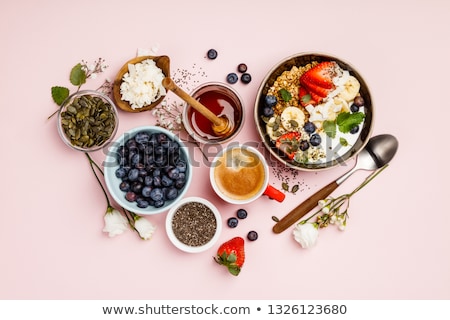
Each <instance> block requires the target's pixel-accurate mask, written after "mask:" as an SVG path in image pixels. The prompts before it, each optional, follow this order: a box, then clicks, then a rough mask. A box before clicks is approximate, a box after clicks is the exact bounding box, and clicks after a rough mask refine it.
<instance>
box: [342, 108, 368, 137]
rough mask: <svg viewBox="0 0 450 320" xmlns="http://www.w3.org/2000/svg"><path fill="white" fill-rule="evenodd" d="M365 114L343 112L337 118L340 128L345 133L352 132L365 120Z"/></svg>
mask: <svg viewBox="0 0 450 320" xmlns="http://www.w3.org/2000/svg"><path fill="white" fill-rule="evenodd" d="M364 117H365V114H364V113H362V112H355V113H350V112H342V113H340V114H339V115H338V116H337V118H336V123H337V125H338V126H339V130H340V131H341V132H343V133H347V132H350V130H352V128H353V127H356V126H357V125H359V124H360V123H361V122H363V120H364Z"/></svg>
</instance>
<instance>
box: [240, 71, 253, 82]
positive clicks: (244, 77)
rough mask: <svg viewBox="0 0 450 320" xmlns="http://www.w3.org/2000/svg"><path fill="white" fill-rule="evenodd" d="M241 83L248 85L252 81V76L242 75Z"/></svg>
mask: <svg viewBox="0 0 450 320" xmlns="http://www.w3.org/2000/svg"><path fill="white" fill-rule="evenodd" d="M241 81H242V82H243V83H245V84H247V83H250V82H251V81H252V76H251V75H250V74H249V73H243V74H242V76H241Z"/></svg>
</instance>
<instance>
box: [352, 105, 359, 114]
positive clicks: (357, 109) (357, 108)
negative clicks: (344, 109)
mask: <svg viewBox="0 0 450 320" xmlns="http://www.w3.org/2000/svg"><path fill="white" fill-rule="evenodd" d="M350 111H351V112H358V111H359V106H358V105H356V104H355V103H352V105H351V106H350Z"/></svg>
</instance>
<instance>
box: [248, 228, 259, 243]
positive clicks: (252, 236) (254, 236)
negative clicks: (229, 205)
mask: <svg viewBox="0 0 450 320" xmlns="http://www.w3.org/2000/svg"><path fill="white" fill-rule="evenodd" d="M247 239H248V240H250V241H255V240H256V239H258V233H257V232H256V231H253V230H252V231H250V232H249V233H248V234H247Z"/></svg>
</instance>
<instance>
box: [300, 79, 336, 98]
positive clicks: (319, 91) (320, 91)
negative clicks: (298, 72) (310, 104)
mask: <svg viewBox="0 0 450 320" xmlns="http://www.w3.org/2000/svg"><path fill="white" fill-rule="evenodd" d="M300 83H301V85H302V86H303V87H305V89H306V90H308V92H309V93H314V94H315V95H317V96H319V97H321V98H326V96H327V95H328V93H330V91H331V89H327V88H324V87H321V86H318V85H316V84H314V83H311V82H307V81H305V82H300Z"/></svg>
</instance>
